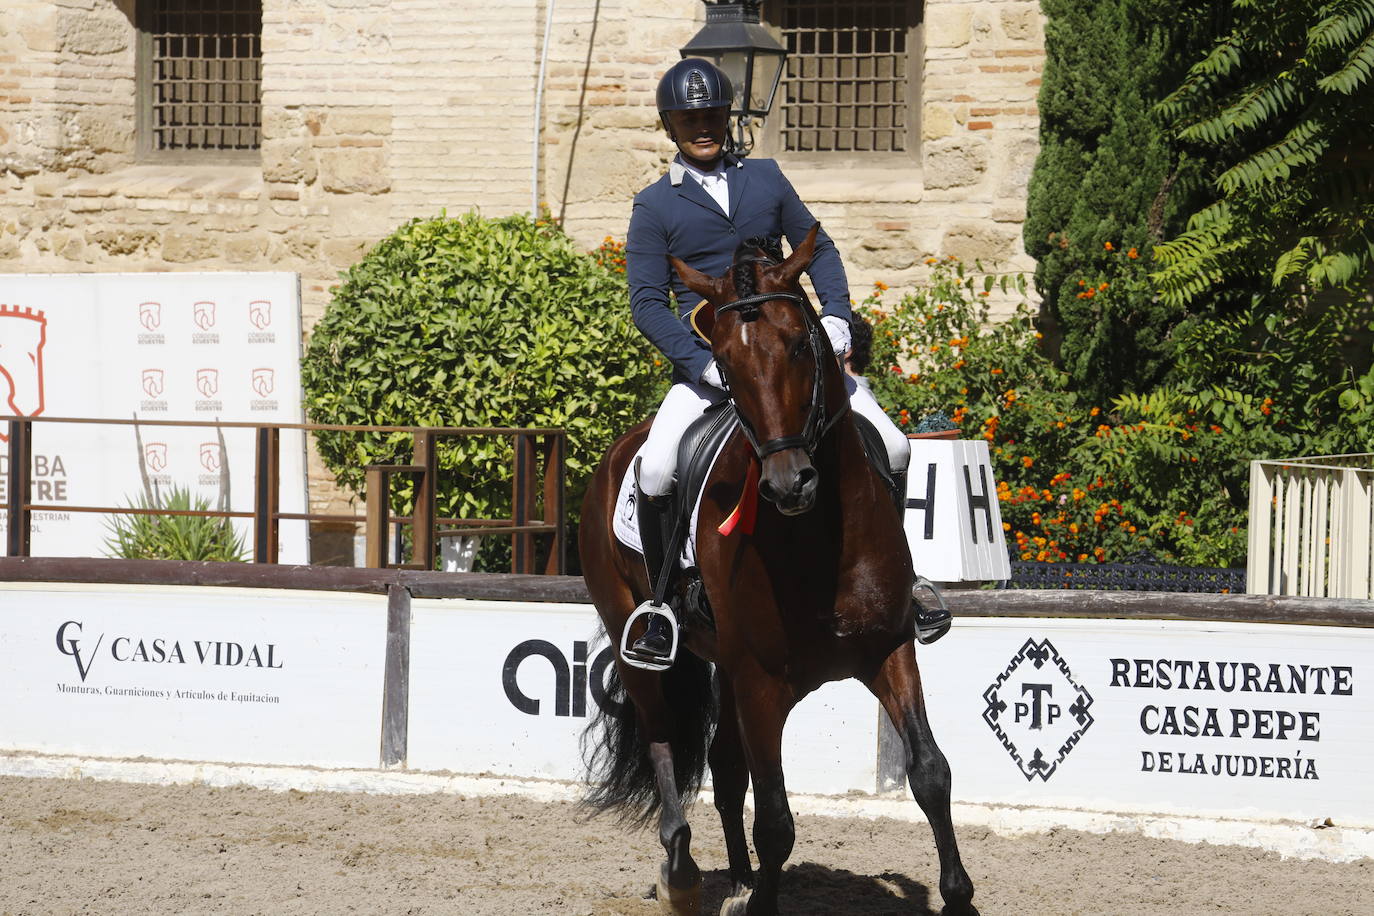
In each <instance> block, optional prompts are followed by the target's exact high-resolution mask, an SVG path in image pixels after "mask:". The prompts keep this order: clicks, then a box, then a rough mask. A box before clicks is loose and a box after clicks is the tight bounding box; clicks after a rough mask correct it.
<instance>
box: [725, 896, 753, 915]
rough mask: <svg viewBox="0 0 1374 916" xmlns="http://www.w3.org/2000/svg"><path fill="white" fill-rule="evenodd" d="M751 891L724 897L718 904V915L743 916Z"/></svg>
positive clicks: (747, 908)
mask: <svg viewBox="0 0 1374 916" xmlns="http://www.w3.org/2000/svg"><path fill="white" fill-rule="evenodd" d="M753 893H754V892H753V891H752V890H749V891H745V892H744V893H742V894H737V895H736V896H734V897H726V898H725V900H724V901H722V902H721V905H720V916H745V913H747V912H748V910H749V897H750V896H751V895H752V894H753Z"/></svg>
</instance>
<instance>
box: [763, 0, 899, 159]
mask: <svg viewBox="0 0 1374 916" xmlns="http://www.w3.org/2000/svg"><path fill="white" fill-rule="evenodd" d="M921 7H922V4H921V3H919V2H913V0H866V2H847V3H835V2H833V0H775V2H771V3H770V4H769V5H768V9H769V10H770V14H769V18H770V20H771V21H772V23H773V25H774V26H775V27H777V28H778V30H779V33H780V34H779V38H780V40H781V41H782V43H783V45H784V46H786V48H787V52H788V57H787V63H786V66H785V69H784V71H783V76H782V84H781V86H780V88H779V91H778V103H777V104H778V110H777V111H776V112H775V115H774V117H773V118H771V119H770V121H772V122H773V123H772V124H771V125H770V131H769V133H770V135H771V136H770V139H771V140H772V144H771V145H772V146H773V147H774V148H775V149H777V150H779V151H781V152H788V153H804V154H809V153H815V154H823V155H831V154H839V155H846V156H854V155H860V156H869V155H873V154H876V155H883V154H904V155H907V156H910V155H913V154H914V153H915V152H916V148H917V140H916V137H917V134H916V130H915V128H916V121H917V117H916V111H915V102H916V101H917V99H919V97H920V91H919V77H920V69H921V57H920V47H921V35H920V23H921Z"/></svg>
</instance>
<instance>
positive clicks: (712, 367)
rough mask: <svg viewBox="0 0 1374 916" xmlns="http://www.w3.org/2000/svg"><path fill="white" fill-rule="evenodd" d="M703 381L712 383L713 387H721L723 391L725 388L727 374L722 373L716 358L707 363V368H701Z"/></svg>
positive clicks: (706, 383)
mask: <svg viewBox="0 0 1374 916" xmlns="http://www.w3.org/2000/svg"><path fill="white" fill-rule="evenodd" d="M701 383H702V384H703V385H710V386H711V387H712V388H719V389H720V390H721V391H724V390H725V376H724V375H722V374H721V371H720V366H717V365H716V361H715V360H714V359H713V360H711V361H710V362H709V363H707V364H706V368H705V369H703V370H701Z"/></svg>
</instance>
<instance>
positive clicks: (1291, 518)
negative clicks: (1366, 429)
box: [1246, 454, 1374, 599]
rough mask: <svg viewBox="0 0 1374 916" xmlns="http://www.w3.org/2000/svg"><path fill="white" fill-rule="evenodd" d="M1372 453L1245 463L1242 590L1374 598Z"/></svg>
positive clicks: (1326, 596)
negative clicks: (1247, 502) (1246, 508)
mask: <svg viewBox="0 0 1374 916" xmlns="http://www.w3.org/2000/svg"><path fill="white" fill-rule="evenodd" d="M1371 529H1374V455H1372V454H1363V455H1319V456H1315V457H1311V458H1293V459H1285V460H1280V461H1252V462H1250V545H1249V559H1248V563H1247V570H1246V591H1248V592H1250V593H1251V594H1269V595H1302V596H1307V597H1314V598H1324V597H1325V598H1357V599H1370V598H1374V537H1371Z"/></svg>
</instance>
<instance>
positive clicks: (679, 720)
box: [582, 652, 717, 826]
mask: <svg viewBox="0 0 1374 916" xmlns="http://www.w3.org/2000/svg"><path fill="white" fill-rule="evenodd" d="M660 677H661V678H662V683H663V697H664V700H665V701H666V703H667V706H668V712H669V715H670V717H671V726H672V734H671V736H670V738H669V741H670V743H671V745H672V748H673V776H674V780H675V782H676V784H677V790H678V795H679V797H680V798H681V799H682V801H683V802H684V803H686V802H687V801H688V800H690V799H691V798H693V797H695V796H696V793H697V790H698V789H700V788H701V777H702V775H703V774H704V773H705V772H706V753H707V749H708V748H709V747H710V743H711V736H712V735H713V734H714V733H715V726H716V713H717V699H716V695H715V692H714V690H713V688H712V685H711V666H710V665H709V664H707V663H706V662H704V661H702V660H701V659H699V658H697V657H696V656H695V655H693V654H692V653H690V652H682V653H681V654H679V655H678V658H677V662H676V663H675V664H674V665H673V667H671V668H669V669H668V670H667V671H665V672H664V673H663V674H662V675H661V676H660ZM606 699H607V701H608V702H607V703H605V705H604V706H603V707H602V708H601V709H600V711H599V712H598V713H597V714H596V716H595V717H594V718H593V719H592V720H591V721H590V722H589V723H588V724H587V728H586V731H584V732H583V733H582V756H583V761H584V763H585V764H586V766H587V778H588V785H589V788H588V790H587V794H586V796H585V797H584V798H583V799H582V807H583V808H585V809H586V810H587V811H589V812H590V813H591V814H592V815H593V816H595V815H597V814H601V813H603V812H606V811H611V810H614V811H615V812H616V814H617V815H618V818H619V820H620V821H621V822H622V823H627V824H634V825H637V826H643V825H645V824H647V823H648V822H649V821H650V820H651V819H652V818H653V816H654V815H655V814H657V813H658V809H659V805H660V803H661V802H660V799H659V797H658V781H657V779H656V778H655V776H654V768H653V764H652V763H651V762H650V760H649V748H648V739H647V736H646V735H645V734H644V732H643V729H642V728H641V727H640V721H639V713H638V711H637V710H636V709H635V704H634V703H633V702H631V700H630V698H629V695H628V694H627V693H626V691H625V686H624V684H622V683H621V681H620V674H619V672H618V671H616V670H615V669H614V668H612V669H611V678H610V684H609V685H608V688H607V691H606Z"/></svg>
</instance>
